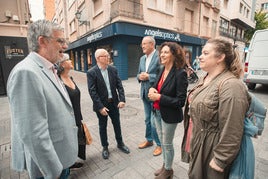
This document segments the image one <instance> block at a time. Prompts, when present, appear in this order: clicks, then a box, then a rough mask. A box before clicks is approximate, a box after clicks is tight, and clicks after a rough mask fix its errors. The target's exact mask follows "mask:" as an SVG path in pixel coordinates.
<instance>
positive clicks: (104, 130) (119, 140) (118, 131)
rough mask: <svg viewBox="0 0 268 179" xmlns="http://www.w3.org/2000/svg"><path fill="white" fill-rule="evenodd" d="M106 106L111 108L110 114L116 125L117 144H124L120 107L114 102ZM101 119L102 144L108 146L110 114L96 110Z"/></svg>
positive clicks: (114, 125)
mask: <svg viewBox="0 0 268 179" xmlns="http://www.w3.org/2000/svg"><path fill="white" fill-rule="evenodd" d="M106 108H108V109H109V111H108V115H109V117H110V118H111V120H112V124H113V127H114V133H115V138H116V141H117V144H119V145H121V144H123V139H122V134H121V125H120V117H119V109H118V108H117V107H116V106H114V104H113V102H111V103H108V105H107V106H106ZM96 113H97V116H98V119H99V133H100V139H101V145H102V146H103V147H108V145H109V143H108V136H107V121H108V116H103V115H101V114H100V113H99V112H96Z"/></svg>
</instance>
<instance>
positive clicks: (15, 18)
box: [12, 15, 20, 22]
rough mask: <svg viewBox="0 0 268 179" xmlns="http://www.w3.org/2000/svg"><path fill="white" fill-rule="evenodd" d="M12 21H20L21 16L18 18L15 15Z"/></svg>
mask: <svg viewBox="0 0 268 179" xmlns="http://www.w3.org/2000/svg"><path fill="white" fill-rule="evenodd" d="M12 19H13V21H15V22H18V21H20V19H19V16H17V15H13V17H12Z"/></svg>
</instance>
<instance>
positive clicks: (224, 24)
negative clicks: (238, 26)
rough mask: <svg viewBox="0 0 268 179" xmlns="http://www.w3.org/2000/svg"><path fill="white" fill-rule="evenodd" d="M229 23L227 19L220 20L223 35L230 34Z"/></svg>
mask: <svg viewBox="0 0 268 179" xmlns="http://www.w3.org/2000/svg"><path fill="white" fill-rule="evenodd" d="M228 28H229V22H228V21H227V20H226V19H223V18H221V19H220V30H221V32H223V33H228Z"/></svg>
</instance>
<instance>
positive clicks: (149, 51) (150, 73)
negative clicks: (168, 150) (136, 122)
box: [137, 36, 162, 156]
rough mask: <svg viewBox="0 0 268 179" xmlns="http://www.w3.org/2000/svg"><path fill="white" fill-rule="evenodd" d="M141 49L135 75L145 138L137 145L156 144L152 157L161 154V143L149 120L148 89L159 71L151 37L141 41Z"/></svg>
mask: <svg viewBox="0 0 268 179" xmlns="http://www.w3.org/2000/svg"><path fill="white" fill-rule="evenodd" d="M141 47H142V51H143V53H144V55H143V56H142V57H141V58H140V65H139V70H138V74H137V79H138V82H139V83H140V84H141V90H140V96H141V99H142V101H143V105H144V112H145V125H146V129H145V138H146V141H144V142H142V143H141V144H139V149H144V148H147V147H150V146H152V145H153V140H154V141H155V143H156V148H155V149H154V152H153V155H154V156H158V155H160V154H161V153H162V148H161V143H160V140H159V138H158V135H157V132H156V128H155V125H154V121H152V119H151V113H152V101H150V100H149V98H148V92H149V88H151V87H152V85H153V84H154V82H155V80H156V76H157V73H158V71H159V67H160V63H159V57H158V52H157V51H156V50H155V40H154V38H153V37H151V36H145V37H144V38H143V39H142V42H141Z"/></svg>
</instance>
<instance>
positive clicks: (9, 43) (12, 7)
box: [0, 0, 31, 95]
mask: <svg viewBox="0 0 268 179" xmlns="http://www.w3.org/2000/svg"><path fill="white" fill-rule="evenodd" d="M0 11H1V12H2V13H1V14H0V39H1V40H0V95H4V94H6V82H7V79H8V76H9V73H10V71H11V69H12V68H13V67H14V66H15V65H16V64H17V63H18V62H19V61H21V60H22V59H23V58H24V57H25V56H27V54H28V46H27V39H26V36H27V24H28V23H30V17H31V14H30V10H29V4H28V0H16V1H0Z"/></svg>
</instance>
